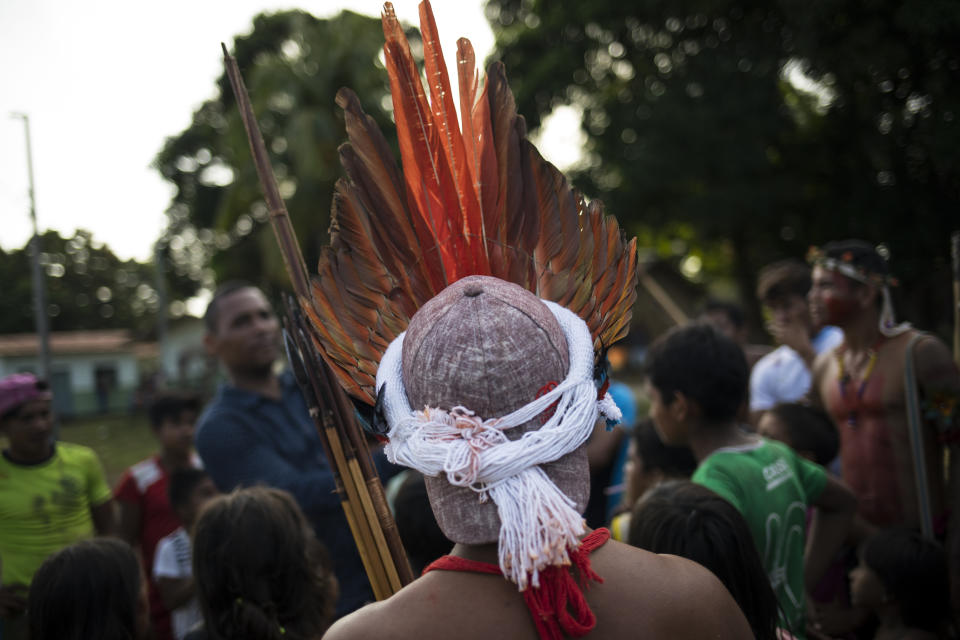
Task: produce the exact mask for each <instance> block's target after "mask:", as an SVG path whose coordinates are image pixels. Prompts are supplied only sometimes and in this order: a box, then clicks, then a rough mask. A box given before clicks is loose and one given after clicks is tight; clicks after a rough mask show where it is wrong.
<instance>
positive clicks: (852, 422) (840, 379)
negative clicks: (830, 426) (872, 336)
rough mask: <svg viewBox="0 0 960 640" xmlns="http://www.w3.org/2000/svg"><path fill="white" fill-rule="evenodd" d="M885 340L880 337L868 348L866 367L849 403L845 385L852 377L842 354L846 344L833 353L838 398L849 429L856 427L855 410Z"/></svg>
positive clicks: (861, 398)
mask: <svg viewBox="0 0 960 640" xmlns="http://www.w3.org/2000/svg"><path fill="white" fill-rule="evenodd" d="M884 340H885V337H884V336H880V338H878V339H877V341H876V342H875V343H873V346H872V347H870V351H869V354H870V357H869V359H868V360H867V365H866V366H865V367H864V369H863V374H862V376H861V377H860V386H858V387H857V394H856V397H855V398H854V399H853V402H852V403H851V402H850V401H849V400H848V399H847V383H849V382H850V381H851V380H852V379H853V376H851V375H850V372H849V371H847V370H846V369H845V368H844V366H843V354H844V352H845V351H846V350H847V349H846V347H847V345H846V344H843V345H841V346H840V347H838V348H837V349H836V351H835V352H834V354H835V357H836V359H837V386H838V387H839V389H840V398H841V399H843V404H844V407H846V409H847V426H849V427H850V428H851V429H855V428H856V427H857V409H858V407H859V406H860V402H861V401H862V400H863V392H864V391H866V389H867V383H868V382H869V381H870V375H871V374H872V373H873V368H874V367H875V366H876V364H877V353H878V350H879V349H880V344H881V343H882V342H883V341H884Z"/></svg>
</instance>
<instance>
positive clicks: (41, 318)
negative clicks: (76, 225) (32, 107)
mask: <svg viewBox="0 0 960 640" xmlns="http://www.w3.org/2000/svg"><path fill="white" fill-rule="evenodd" d="M10 116H11V117H13V118H20V119H21V120H23V129H24V132H25V133H26V137H27V177H28V179H29V186H30V192H29V193H30V220H31V221H32V222H33V238H31V240H30V262H31V267H32V271H33V315H34V321H35V323H36V328H37V338H38V339H39V340H40V367H39V369H40V372H39V373H40V377H41V378H43V379H44V380H46V381H47V382H48V383H52V381H51V380H50V323H49V322H48V321H47V290H46V286H45V282H44V279H43V269H42V267H41V265H40V232H39V231H37V204H36V198H35V197H34V190H33V150H32V148H31V145H30V118H29V116H27V114H25V113H11V114H10Z"/></svg>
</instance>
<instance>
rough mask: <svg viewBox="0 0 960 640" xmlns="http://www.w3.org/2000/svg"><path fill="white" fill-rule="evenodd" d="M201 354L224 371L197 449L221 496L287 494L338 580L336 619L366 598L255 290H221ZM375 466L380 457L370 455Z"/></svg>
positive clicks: (319, 451) (328, 481) (313, 435)
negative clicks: (252, 490)
mask: <svg viewBox="0 0 960 640" xmlns="http://www.w3.org/2000/svg"><path fill="white" fill-rule="evenodd" d="M204 322H205V324H206V330H207V334H206V336H205V338H204V342H205V345H206V347H207V351H208V352H209V353H211V354H213V355H215V356H216V357H217V358H218V359H219V361H220V363H221V364H222V365H223V367H224V369H225V370H226V373H227V376H228V378H229V382H228V383H225V384H223V385H221V387H220V388H219V390H218V391H217V394H216V396H215V397H214V399H213V401H212V402H211V403H210V404H209V405H208V406H207V408H206V409H205V410H204V412H203V415H202V416H201V417H200V421H199V424H198V427H197V434H196V446H197V452H198V453H199V454H200V457H201V459H202V460H203V464H204V467H205V468H206V470H207V472H208V473H209V474H210V477H211V478H213V481H214V483H215V484H216V485H217V487H218V488H219V489H220V490H221V491H224V492H226V491H231V490H232V489H234V488H235V487H238V486H252V485H266V486H270V487H275V488H278V489H284V490H286V491H289V492H290V493H291V494H292V495H293V497H294V498H295V499H296V501H297V503H299V505H300V507H301V508H302V509H303V511H304V513H305V514H306V516H307V518H308V519H309V520H310V523H311V524H312V525H313V528H314V530H315V531H316V533H317V537H319V538H320V540H322V541H323V542H324V544H326V546H327V549H328V550H329V552H330V556H331V560H332V561H333V565H334V570H335V572H336V575H337V580H338V581H339V583H340V600H339V601H338V603H337V615H338V616H340V615H344V614H346V613H349V612H350V611H353V610H354V609H357V608H359V607H360V606H362V605H363V604H365V603H366V602H370V601H372V600H373V593H372V591H371V589H370V584H369V581H368V580H367V577H366V574H365V572H364V569H363V564H362V563H361V560H360V556H359V554H358V552H357V547H356V544H355V543H354V541H353V538H352V536H351V533H350V529H349V527H348V525H347V521H346V518H345V516H344V513H343V509H342V507H341V506H340V499H339V497H338V496H337V494H336V487H335V483H334V479H333V474H332V471H331V469H330V465H329V464H328V463H327V460H326V457H325V455H324V453H323V448H322V444H321V442H320V438H319V436H318V435H317V430H316V426H315V424H314V422H313V420H312V419H311V418H310V415H309V413H308V411H307V405H306V402H305V401H304V399H303V396H302V395H301V393H300V389H299V387H298V386H297V384H296V382H295V380H294V378H293V375H292V374H291V373H290V372H289V371H284V372H282V373H278V370H277V367H276V365H277V361H278V357H279V348H280V324H279V322H278V319H277V316H276V314H275V313H274V312H273V308H272V307H271V305H270V303H269V302H268V301H267V299H266V297H265V296H264V295H263V292H262V291H260V290H259V289H258V288H256V287H254V286H252V285H250V284H247V283H243V282H232V283H227V284H225V285H223V286H221V287H220V288H219V289H218V290H217V292H216V294H215V295H214V297H213V300H212V301H211V302H210V305H209V306H208V307H207V311H206V314H205V315H204ZM374 457H375V461H376V462H377V466H378V467H380V468H382V466H381V464H382V463H383V462H384V459H383V457H382V454H379V452H378V455H375V456H374Z"/></svg>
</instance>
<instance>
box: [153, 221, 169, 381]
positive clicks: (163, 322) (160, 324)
mask: <svg viewBox="0 0 960 640" xmlns="http://www.w3.org/2000/svg"><path fill="white" fill-rule="evenodd" d="M165 244H166V243H165V241H164V239H163V238H161V239H159V240H157V242H156V243H155V244H154V245H153V265H154V276H155V278H156V285H157V298H158V302H157V307H158V308H157V342H158V343H160V384H161V385H163V386H166V385H167V383H168V380H169V378H168V377H167V376H168V372H167V367H166V362H167V352H168V351H169V350H170V344H169V339H168V337H167V333H168V326H167V279H166V278H165V277H164V268H163V249H164V246H165Z"/></svg>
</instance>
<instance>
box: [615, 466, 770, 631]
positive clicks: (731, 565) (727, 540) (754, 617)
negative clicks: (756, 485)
mask: <svg viewBox="0 0 960 640" xmlns="http://www.w3.org/2000/svg"><path fill="white" fill-rule="evenodd" d="M627 542H629V543H630V544H632V545H633V546H635V547H639V548H641V549H646V550H647V551H652V552H654V553H669V554H672V555H676V556H682V557H684V558H689V559H691V560H693V561H694V562H697V563H698V564H701V565H703V566H704V567H706V568H707V569H710V571H712V572H713V573H714V575H716V576H717V577H718V578H720V581H721V582H722V583H723V584H724V586H725V587H727V590H728V591H729V592H730V595H732V596H733V599H734V600H736V601H737V604H738V605H740V609H741V610H742V611H743V614H744V615H745V616H746V617H747V621H748V622H749V623H750V628H751V629H753V634H754V636H755V637H756V638H758V640H775V639H776V638H777V597H776V595H775V594H774V593H773V589H772V588H771V587H770V582H769V581H768V580H767V574H766V572H765V571H764V568H763V563H762V562H761V561H760V556H759V555H758V554H757V549H756V547H755V546H754V544H753V538H752V537H751V533H750V528H749V527H748V526H747V522H746V520H744V519H743V516H742V515H740V512H739V511H737V510H736V509H735V508H734V507H733V505H731V504H730V503H729V502H727V501H726V500H724V499H723V498H721V497H720V496H718V495H717V494H716V493H714V492H713V491H710V490H709V489H707V488H706V487H702V486H700V485H697V484H693V483H692V482H688V481H683V480H671V481H667V482H663V483H661V484H659V485H657V486H656V487H653V488H652V489H650V490H649V491H648V492H647V493H646V494H644V496H643V497H642V498H641V499H640V500H639V501H638V502H637V504H636V506H634V508H633V517H632V518H631V520H630V533H629V536H628V537H627Z"/></svg>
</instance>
